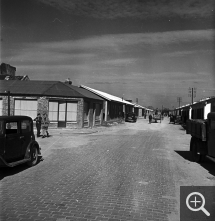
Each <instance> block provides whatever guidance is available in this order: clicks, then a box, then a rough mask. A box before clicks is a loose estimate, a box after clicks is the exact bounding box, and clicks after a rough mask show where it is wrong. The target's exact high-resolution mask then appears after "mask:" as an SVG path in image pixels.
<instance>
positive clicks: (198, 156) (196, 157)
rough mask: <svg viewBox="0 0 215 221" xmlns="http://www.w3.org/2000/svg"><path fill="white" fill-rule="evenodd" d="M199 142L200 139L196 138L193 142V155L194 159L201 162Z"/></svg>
mask: <svg viewBox="0 0 215 221" xmlns="http://www.w3.org/2000/svg"><path fill="white" fill-rule="evenodd" d="M197 142H198V141H196V140H195V141H193V142H192V155H193V161H194V162H197V163H199V162H201V159H202V156H201V154H200V153H199V152H198V149H197Z"/></svg>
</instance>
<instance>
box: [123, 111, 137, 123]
mask: <svg viewBox="0 0 215 221" xmlns="http://www.w3.org/2000/svg"><path fill="white" fill-rule="evenodd" d="M136 121H137V116H136V114H135V113H133V112H130V113H127V114H126V116H125V122H136Z"/></svg>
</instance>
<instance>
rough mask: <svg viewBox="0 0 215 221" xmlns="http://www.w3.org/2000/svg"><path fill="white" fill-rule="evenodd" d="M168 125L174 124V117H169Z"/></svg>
mask: <svg viewBox="0 0 215 221" xmlns="http://www.w3.org/2000/svg"><path fill="white" fill-rule="evenodd" d="M169 123H173V124H175V115H170V116H169Z"/></svg>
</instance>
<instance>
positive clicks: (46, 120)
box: [42, 113, 49, 138]
mask: <svg viewBox="0 0 215 221" xmlns="http://www.w3.org/2000/svg"><path fill="white" fill-rule="evenodd" d="M48 127H49V118H48V116H47V114H46V113H44V114H43V117H42V132H43V136H42V138H45V137H46V135H47V137H49V132H48ZM45 134H46V135H45Z"/></svg>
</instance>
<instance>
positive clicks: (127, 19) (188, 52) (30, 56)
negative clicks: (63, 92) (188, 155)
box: [0, 0, 215, 108]
mask: <svg viewBox="0 0 215 221" xmlns="http://www.w3.org/2000/svg"><path fill="white" fill-rule="evenodd" d="M0 2H1V57H0V62H1V63H2V62H4V63H8V64H10V65H12V66H15V67H16V68H17V72H16V74H17V75H28V76H29V77H30V79H31V80H59V81H64V80H65V79H66V78H67V77H70V79H71V80H72V82H73V84H74V85H80V84H83V85H86V86H88V87H92V88H94V89H97V90H102V91H104V92H107V93H110V94H113V95H115V96H119V97H124V98H125V99H131V100H133V101H134V102H135V101H136V98H138V102H139V104H140V105H143V106H153V107H158V108H161V106H162V105H163V106H164V107H169V108H172V107H173V106H174V107H177V106H178V103H177V97H182V104H187V103H190V102H191V98H190V97H188V88H189V87H195V88H196V91H197V94H196V98H195V100H199V99H201V98H203V97H208V96H215V62H214V61H215V51H214V49H215V48H214V45H215V44H214V43H215V29H214V24H215V22H214V12H215V5H214V2H215V1H214V0H0Z"/></svg>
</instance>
